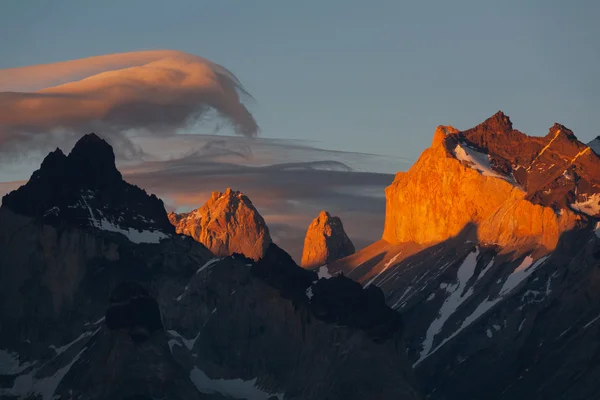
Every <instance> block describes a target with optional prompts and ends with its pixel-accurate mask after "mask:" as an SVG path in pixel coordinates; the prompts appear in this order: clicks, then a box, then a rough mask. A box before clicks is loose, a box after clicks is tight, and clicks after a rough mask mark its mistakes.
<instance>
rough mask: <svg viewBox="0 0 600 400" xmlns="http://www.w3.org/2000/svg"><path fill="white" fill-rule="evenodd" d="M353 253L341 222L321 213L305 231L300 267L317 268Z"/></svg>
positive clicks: (351, 245)
mask: <svg viewBox="0 0 600 400" xmlns="http://www.w3.org/2000/svg"><path fill="white" fill-rule="evenodd" d="M353 253H354V244H352V241H351V240H350V238H349V237H348V235H346V232H345V231H344V226H343V225H342V220H341V219H340V218H339V217H332V216H331V215H329V213H328V212H327V211H321V213H320V214H319V215H318V216H317V218H315V219H314V220H313V221H312V223H311V224H310V225H309V227H308V230H307V231H306V237H305V239H304V251H303V252H302V264H301V265H302V268H307V269H311V268H318V267H321V266H323V265H325V264H329V263H330V262H333V261H335V260H338V259H340V258H344V257H347V256H349V255H350V254H353Z"/></svg>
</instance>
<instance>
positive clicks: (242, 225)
mask: <svg viewBox="0 0 600 400" xmlns="http://www.w3.org/2000/svg"><path fill="white" fill-rule="evenodd" d="M169 220H170V221H171V223H172V224H173V225H174V226H175V229H176V231H177V233H181V234H184V235H187V236H191V237H192V238H194V239H195V240H197V241H198V242H200V243H202V244H204V245H205V246H206V247H207V248H208V249H209V250H210V251H211V252H212V253H213V254H215V255H217V256H220V257H224V256H229V255H232V254H234V253H239V254H244V255H245V256H246V257H249V258H252V259H254V260H258V259H260V258H261V257H262V256H263V255H264V253H265V251H266V249H267V247H268V246H269V245H270V244H271V236H270V235H269V228H268V227H267V224H266V223H265V220H264V219H263V217H262V216H261V215H260V214H259V213H258V211H257V210H256V208H255V207H254V205H252V202H251V201H250V199H249V198H248V197H247V196H245V195H244V194H242V193H240V192H237V191H233V190H231V189H229V188H228V189H227V190H226V191H225V193H221V192H213V193H212V196H211V198H210V199H209V200H208V201H207V202H206V204H204V205H203V206H202V207H200V208H198V209H196V210H194V211H192V212H189V213H183V214H176V213H173V212H171V213H169Z"/></svg>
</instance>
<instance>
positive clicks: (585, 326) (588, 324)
mask: <svg viewBox="0 0 600 400" xmlns="http://www.w3.org/2000/svg"><path fill="white" fill-rule="evenodd" d="M598 319H600V315H598V316H597V317H596V318H594V319H593V320H591V321H590V322H588V323H587V324H585V325H584V327H583V329H587V328H589V327H590V325H592V324H593V323H594V322H596V321H598Z"/></svg>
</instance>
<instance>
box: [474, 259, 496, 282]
mask: <svg viewBox="0 0 600 400" xmlns="http://www.w3.org/2000/svg"><path fill="white" fill-rule="evenodd" d="M494 260H495V259H494V258H492V261H490V262H489V263H488V265H486V266H485V268H484V269H483V271H481V273H480V274H479V277H478V278H477V279H481V278H483V277H484V276H485V274H486V273H487V272H488V271H489V270H490V268H492V266H493V265H494Z"/></svg>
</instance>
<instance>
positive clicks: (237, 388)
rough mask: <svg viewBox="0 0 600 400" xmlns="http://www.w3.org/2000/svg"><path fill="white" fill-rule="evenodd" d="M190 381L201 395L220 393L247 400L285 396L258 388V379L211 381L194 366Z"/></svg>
mask: <svg viewBox="0 0 600 400" xmlns="http://www.w3.org/2000/svg"><path fill="white" fill-rule="evenodd" d="M190 379H191V380H192V383H193V384H194V386H196V389H198V391H199V392H200V393H205V394H212V393H220V394H222V395H225V396H228V397H233V398H235V399H247V400H268V399H269V398H270V397H272V396H275V397H277V398H278V399H279V400H283V394H273V393H267V392H265V391H264V390H261V389H260V388H259V387H257V386H256V380H257V378H254V379H252V380H250V381H244V380H242V379H211V378H209V377H208V376H207V375H206V374H205V373H204V371H202V370H200V369H199V368H198V367H196V366H194V368H192V371H191V372H190Z"/></svg>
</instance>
